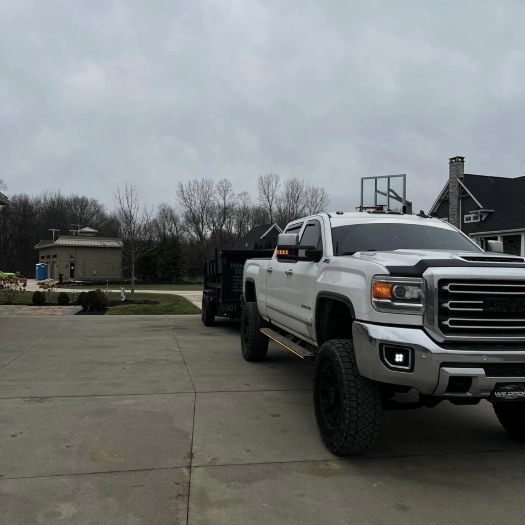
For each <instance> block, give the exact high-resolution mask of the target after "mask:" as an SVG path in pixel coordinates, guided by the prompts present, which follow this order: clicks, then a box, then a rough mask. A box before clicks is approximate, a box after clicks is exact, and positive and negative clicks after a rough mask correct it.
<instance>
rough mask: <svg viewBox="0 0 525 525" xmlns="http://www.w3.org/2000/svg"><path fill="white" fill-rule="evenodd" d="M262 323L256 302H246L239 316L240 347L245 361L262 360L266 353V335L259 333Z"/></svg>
mask: <svg viewBox="0 0 525 525" xmlns="http://www.w3.org/2000/svg"><path fill="white" fill-rule="evenodd" d="M263 325H264V320H263V318H262V317H261V316H260V315H259V308H257V303H246V304H245V305H244V308H243V309H242V316H241V348H242V355H243V357H244V359H246V361H263V360H264V359H265V358H266V354H267V353H268V342H269V341H268V337H266V336H265V335H263V334H261V328H262V326H263Z"/></svg>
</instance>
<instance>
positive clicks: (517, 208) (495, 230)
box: [429, 157, 525, 256]
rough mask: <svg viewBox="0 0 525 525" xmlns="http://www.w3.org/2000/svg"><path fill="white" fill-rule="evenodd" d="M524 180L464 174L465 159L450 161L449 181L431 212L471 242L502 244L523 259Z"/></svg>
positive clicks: (482, 245) (524, 249)
mask: <svg viewBox="0 0 525 525" xmlns="http://www.w3.org/2000/svg"><path fill="white" fill-rule="evenodd" d="M524 196H525V177H515V178H508V177H492V176H489V175H471V174H468V173H465V157H452V158H451V159H449V178H448V181H447V183H446V184H445V187H444V188H443V190H442V191H441V193H440V194H439V197H438V198H437V200H436V202H435V203H434V205H433V206H432V208H431V209H430V212H429V213H430V215H432V216H435V217H439V218H441V219H445V220H447V221H448V222H450V223H451V224H452V225H454V226H456V228H459V229H460V230H461V231H462V232H464V233H466V234H467V235H469V236H470V237H472V239H474V240H475V241H476V242H477V243H478V244H479V245H480V246H481V247H482V248H484V249H485V248H486V247H487V241H488V240H500V241H502V242H503V251H504V252H505V253H508V254H512V255H522V256H525V207H524V206H523V197H524Z"/></svg>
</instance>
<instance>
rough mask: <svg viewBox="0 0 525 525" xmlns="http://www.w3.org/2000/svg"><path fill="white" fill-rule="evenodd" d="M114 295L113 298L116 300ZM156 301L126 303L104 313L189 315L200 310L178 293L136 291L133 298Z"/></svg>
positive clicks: (198, 312)
mask: <svg viewBox="0 0 525 525" xmlns="http://www.w3.org/2000/svg"><path fill="white" fill-rule="evenodd" d="M117 297H118V296H115V297H114V298H113V300H118V298H117ZM137 299H144V300H147V301H156V302H158V303H159V304H127V305H122V306H114V307H113V308H110V309H109V310H108V312H107V313H106V315H191V314H200V313H201V311H200V309H199V308H197V307H196V306H195V305H194V304H192V303H190V302H189V301H188V300H187V299H184V297H180V296H178V295H161V294H147V293H136V294H135V300H137Z"/></svg>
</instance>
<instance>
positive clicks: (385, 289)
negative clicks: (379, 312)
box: [372, 283, 392, 299]
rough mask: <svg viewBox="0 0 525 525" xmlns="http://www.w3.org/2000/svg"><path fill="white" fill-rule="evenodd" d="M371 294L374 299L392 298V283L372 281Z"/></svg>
mask: <svg viewBox="0 0 525 525" xmlns="http://www.w3.org/2000/svg"><path fill="white" fill-rule="evenodd" d="M372 296H373V297H374V299H391V298H392V284H389V283H374V286H373V289H372Z"/></svg>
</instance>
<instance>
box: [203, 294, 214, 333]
mask: <svg viewBox="0 0 525 525" xmlns="http://www.w3.org/2000/svg"><path fill="white" fill-rule="evenodd" d="M202 322H203V323H204V326H213V325H214V324H215V311H214V310H213V307H212V306H211V305H210V299H209V297H203V298H202Z"/></svg>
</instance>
